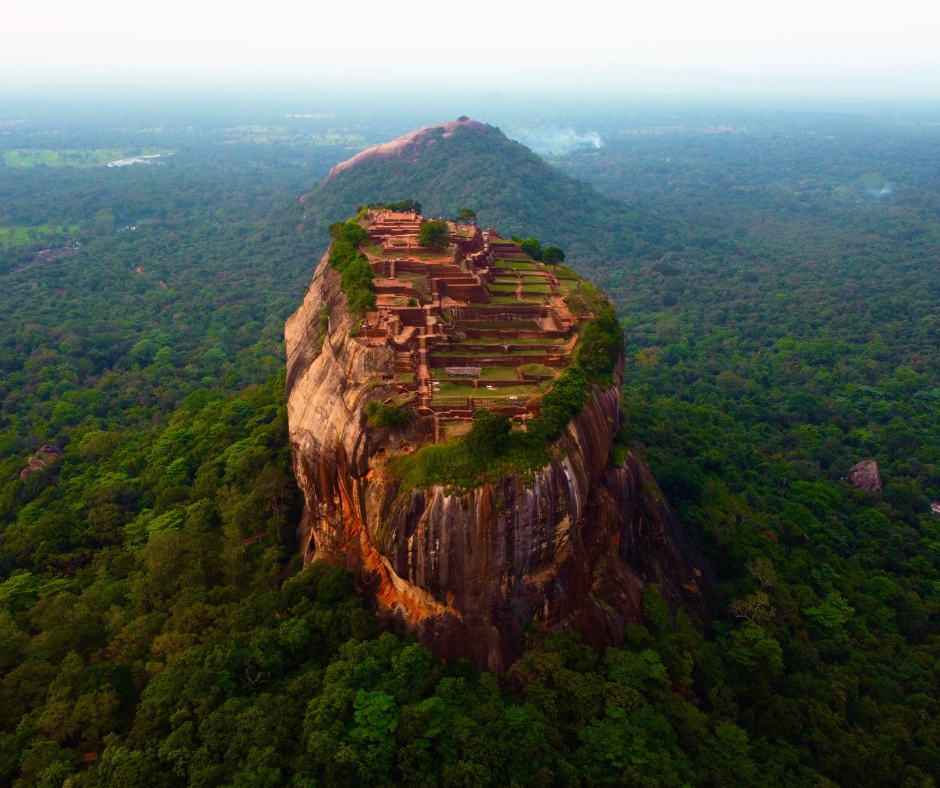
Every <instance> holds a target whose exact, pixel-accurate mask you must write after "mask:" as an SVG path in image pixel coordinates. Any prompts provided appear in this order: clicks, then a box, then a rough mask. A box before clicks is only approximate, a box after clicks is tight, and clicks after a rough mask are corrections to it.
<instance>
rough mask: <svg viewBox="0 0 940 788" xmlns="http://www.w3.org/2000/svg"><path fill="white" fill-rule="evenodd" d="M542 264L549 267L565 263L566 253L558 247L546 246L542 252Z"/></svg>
mask: <svg viewBox="0 0 940 788" xmlns="http://www.w3.org/2000/svg"><path fill="white" fill-rule="evenodd" d="M542 262H543V263H546V264H547V265H559V264H560V263H563V262H565V253H564V252H563V251H562V250H561V249H559V248H558V247H557V246H546V247H545V249H543V250H542Z"/></svg>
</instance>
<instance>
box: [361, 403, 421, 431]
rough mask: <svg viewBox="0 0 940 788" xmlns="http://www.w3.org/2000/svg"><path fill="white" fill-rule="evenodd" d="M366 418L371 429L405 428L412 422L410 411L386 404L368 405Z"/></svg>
mask: <svg viewBox="0 0 940 788" xmlns="http://www.w3.org/2000/svg"><path fill="white" fill-rule="evenodd" d="M366 416H367V417H368V418H369V426H370V427H387V428H388V429H394V428H395V427H403V426H404V425H405V424H407V423H408V422H409V421H410V420H411V416H410V415H409V413H408V411H407V410H405V409H404V408H402V407H400V406H398V405H392V404H389V403H385V402H370V403H368V404H367V405H366Z"/></svg>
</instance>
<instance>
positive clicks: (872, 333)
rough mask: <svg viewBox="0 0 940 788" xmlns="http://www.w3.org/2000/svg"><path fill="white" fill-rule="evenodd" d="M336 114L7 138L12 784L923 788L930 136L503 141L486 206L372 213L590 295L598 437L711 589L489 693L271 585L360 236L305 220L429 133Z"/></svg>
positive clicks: (24, 127)
mask: <svg viewBox="0 0 940 788" xmlns="http://www.w3.org/2000/svg"><path fill="white" fill-rule="evenodd" d="M313 103H315V102H313ZM332 109H333V111H330V112H321V111H320V108H316V110H317V111H316V112H314V111H311V112H310V113H306V112H305V113H301V114H292V113H295V112H296V110H294V109H276V110H275V109H273V108H270V107H269V108H267V109H265V108H257V107H255V108H251V107H249V106H247V105H240V104H237V103H235V102H233V103H232V104H226V105H224V106H216V107H209V108H207V107H202V106H195V105H186V104H171V103H168V104H166V106H161V107H159V108H157V109H154V108H153V107H149V108H143V106H142V105H141V106H137V105H135V106H133V107H123V106H115V105H112V104H108V105H103V106H100V107H97V108H96V109H81V108H79V107H78V105H76V106H74V107H71V109H70V110H69V112H67V113H65V114H66V115H67V117H68V118H69V120H68V121H67V122H63V121H62V120H61V117H62V113H61V111H60V110H61V108H60V109H59V110H57V111H56V112H53V111H52V110H50V109H48V108H43V107H42V106H39V105H38V104H35V105H34V104H31V103H30V102H22V103H21V104H19V105H16V106H12V107H10V108H5V109H4V110H3V112H4V114H2V115H0V281H2V285H3V286H2V288H0V314H2V317H3V320H2V321H0V785H4V786H17V788H19V787H23V788H26V786H37V788H39V787H41V788H52V787H53V786H56V787H57V786H63V785H67V786H70V787H77V786H99V785H100V786H109V788H123V787H124V786H126V787H127V788H131V786H133V787H134V788H139V787H145V786H146V787H149V786H153V787H154V788H158V787H159V788H164V787H165V788H176V786H233V787H235V786H237V787H238V788H248V787H249V786H251V787H252V788H254V787H255V786H257V787H258V788H260V787H262V786H264V787H265V788H268V787H270V788H278V787H280V786H292V787H295V788H312V787H313V786H342V785H349V786H362V785H375V786H385V785H401V786H429V787H430V786H441V787H442V788H443V787H444V786H447V787H448V788H449V787H450V786H455V787H456V786H524V785H532V786H585V788H587V786H602V785H621V786H644V787H647V786H649V787H650V788H652V787H653V786H657V787H659V786H662V787H663V788H665V787H666V786H741V785H753V786H805V785H817V786H837V785H838V786H905V788H908V787H910V788H913V787H914V786H917V787H918V788H922V787H923V788H926V787H927V786H932V785H935V784H936V781H937V780H938V779H940V700H938V698H940V621H938V612H940V520H938V514H937V512H935V511H934V509H933V508H932V506H933V504H934V502H935V501H937V500H938V499H940V317H938V315H937V309H936V306H935V304H936V301H937V299H938V298H940V283H938V276H937V274H938V266H940V200H938V196H937V195H938V187H940V144H938V143H940V126H938V124H937V113H936V111H934V110H931V109H930V108H924V107H913V106H912V107H901V106H898V105H857V106H854V105H853V106H848V105H847V106H844V107H842V108H841V109H840V111H838V112H831V111H830V112H823V111H822V110H817V109H814V108H813V107H796V106H794V107H791V108H789V109H774V110H771V109H769V108H767V107H764V106H761V105H758V104H754V105H745V104H738V105H730V104H729V105H717V104H716V105H714V106H711V105H705V104H702V103H695V104H690V105H688V106H685V105H683V106H679V105H675V106H673V105H665V104H663V105H648V104H636V105H623V106H619V105H618V106H615V107H614V106H605V107H587V106H582V107H580V108H579V109H578V110H577V112H575V111H574V110H570V109H559V108H555V109H551V108H549V109H545V108H539V109H538V110H536V109H529V108H526V109H525V110H524V111H525V113H528V114H525V115H524V116H523V115H522V114H520V115H518V116H515V115H513V114H512V112H511V111H510V109H508V108H507V107H505V106H502V105H497V106H495V107H494V108H493V109H492V111H491V113H490V115H487V114H486V112H485V111H484V110H485V108H483V109H481V110H480V112H478V113H477V115H478V116H479V118H480V119H481V120H484V121H487V122H491V123H493V124H494V125H496V126H499V127H500V128H502V129H503V130H504V131H505V132H506V133H507V134H508V135H509V137H511V138H512V139H515V140H518V141H519V143H521V144H517V143H515V142H514V143H507V144H502V143H500V144H498V145H495V144H494V146H492V147H490V148H487V149H486V150H483V151H471V152H469V153H468V156H469V155H470V153H472V154H473V155H475V156H479V155H484V156H486V157H489V158H488V159H487V160H488V161H490V162H491V163H492V167H491V168H488V169H487V170H486V172H484V173H481V174H480V177H478V178H476V179H475V180H472V179H467V178H465V177H460V178H453V179H451V180H448V178H449V176H450V175H451V174H453V173H458V174H459V173H461V172H463V171H465V170H466V166H467V162H465V161H461V160H459V159H457V160H449V161H443V160H442V161H439V162H437V161H434V162H432V165H433V166H430V165H429V166H428V167H427V168H426V169H425V170H422V171H421V172H422V175H421V178H424V180H422V179H421V178H418V179H416V177H412V176H411V175H409V176H408V179H404V180H402V181H401V182H400V183H398V182H391V183H390V184H389V185H388V188H389V189H390V190H392V191H395V192H396V193H394V194H388V195H375V198H376V199H406V198H413V199H417V200H419V201H422V202H423V203H424V204H425V206H431V207H433V208H434V209H436V211H437V212H439V213H442V214H445V215H446V214H448V212H453V211H456V210H457V209H459V208H460V207H469V208H471V209H473V210H475V211H476V212H477V214H478V216H479V219H480V221H481V223H483V224H485V225H488V224H490V223H492V224H494V225H495V226H500V225H503V226H507V227H508V228H509V229H510V230H511V231H513V232H520V233H523V232H525V233H526V235H530V234H531V235H537V236H538V238H539V240H540V241H541V242H542V243H543V244H545V245H547V244H557V245H558V246H560V247H562V248H564V249H565V250H566V252H567V257H566V265H569V266H571V267H572V268H574V269H576V270H577V271H578V272H579V273H581V274H582V275H583V276H585V277H586V278H588V279H590V280H592V281H593V282H595V283H596V284H597V285H599V286H600V287H602V288H604V289H605V290H606V291H607V293H609V294H610V296H611V298H612V300H613V303H614V305H615V306H616V308H617V313H618V315H619V318H620V321H621V326H622V328H623V331H624V337H625V350H626V353H627V360H628V363H627V366H626V372H625V383H624V392H623V396H624V402H625V408H626V415H627V423H628V430H627V434H626V436H625V437H624V440H626V441H627V442H628V444H629V445H630V446H631V447H632V448H633V449H634V450H636V451H637V452H638V453H640V454H641V455H642V456H643V457H644V458H645V459H646V461H647V462H648V464H649V467H650V468H651V470H652V472H653V474H654V476H655V477H656V478H657V479H658V481H659V483H660V484H661V486H662V488H663V491H664V492H665V494H666V496H667V497H668V499H669V501H670V502H671V503H672V505H673V506H674V507H675V509H676V511H677V512H678V514H679V517H680V519H681V521H682V523H683V524H684V526H685V528H686V529H687V530H688V531H689V532H690V534H691V535H692V536H693V538H694V540H695V541H696V542H697V544H698V545H699V546H700V547H701V549H702V550H703V551H704V553H705V555H706V556H707V558H708V561H709V563H710V564H711V566H712V567H713V568H714V570H715V572H716V574H717V577H718V583H717V584H716V586H715V587H714V588H713V591H712V595H713V598H712V600H711V605H712V609H713V614H714V621H713V623H712V624H711V626H709V627H706V628H704V629H701V628H698V627H697V626H696V625H695V624H694V623H693V621H692V620H691V619H690V618H689V616H688V615H687V613H686V612H684V611H683V610H682V609H676V610H670V608H669V607H668V606H667V605H666V604H665V603H664V602H663V600H662V598H661V597H660V596H659V594H658V592H657V588H656V585H655V584H651V585H649V586H648V587H647V589H646V591H645V594H644V603H643V604H644V615H645V622H644V625H642V626H639V625H630V626H628V627H627V631H626V633H625V644H624V646H622V647H617V648H610V649H608V650H606V651H605V652H604V653H601V654H598V653H595V652H594V651H593V650H591V649H590V648H587V647H586V646H585V645H584V644H583V643H582V642H580V641H579V640H578V638H577V637H575V636H573V635H571V634H569V633H565V632H554V633H545V632H542V631H540V630H538V629H535V628H533V629H532V630H531V632H530V633H529V646H528V649H527V652H526V654H525V655H524V656H523V657H522V658H521V659H520V660H519V661H518V662H517V663H516V664H515V665H513V667H512V668H511V669H510V670H509V671H508V672H507V673H506V674H504V675H493V674H491V673H488V672H485V671H482V672H481V671H479V670H477V669H476V668H475V667H474V666H473V665H472V664H471V663H469V662H464V661H460V660H458V661H455V662H451V663H444V662H442V661H440V660H438V659H435V658H434V657H433V656H432V655H431V654H430V653H429V652H428V651H427V650H425V649H424V648H422V647H420V646H418V645H417V644H415V643H414V642H412V641H409V640H408V639H403V638H399V637H396V636H394V635H392V634H389V633H383V632H382V631H381V630H380V629H379V627H378V626H377V624H376V622H375V620H374V618H373V617H372V615H371V613H370V612H369V610H368V609H367V607H366V605H365V604H364V603H363V601H362V600H361V599H360V597H359V596H358V595H357V594H356V592H355V589H354V586H353V583H352V579H351V577H350V576H349V575H348V574H346V573H344V572H342V571H340V570H338V569H334V568H330V567H328V566H326V565H324V564H322V563H319V562H314V563H313V564H311V565H310V566H308V567H306V568H303V567H301V565H300V561H299V557H298V556H297V550H296V542H295V529H296V527H297V524H298V520H299V516H300V511H301V507H302V498H301V496H300V494H299V492H298V490H297V488H296V484H295V482H294V479H293V476H292V471H291V462H290V447H289V443H288V439H287V424H286V412H285V403H284V345H283V326H284V321H285V319H286V317H287V316H288V315H289V314H290V313H291V312H292V311H293V310H294V309H295V308H296V307H297V305H298V304H299V302H300V301H301V299H302V298H303V293H304V291H305V290H306V288H307V286H308V284H309V281H310V277H311V276H312V273H313V270H314V268H315V267H316V265H317V263H318V261H319V259H320V257H321V256H322V254H323V252H324V250H325V249H326V246H327V244H328V242H329V236H328V235H327V233H326V226H327V224H328V223H329V222H330V221H335V220H336V219H344V218H346V216H347V215H348V213H345V211H346V207H347V203H349V202H350V201H352V202H355V201H356V200H357V199H366V198H365V197H364V196H360V195H359V194H358V193H356V192H355V189H351V190H350V191H349V193H343V194H337V193H330V192H328V191H327V190H326V187H318V184H319V183H320V182H321V181H322V179H323V178H324V176H325V175H326V173H327V172H328V170H329V169H330V167H331V166H332V165H334V164H335V163H337V162H339V161H342V160H344V159H347V158H349V157H350V156H351V155H353V154H354V153H356V152H358V151H359V150H361V149H362V148H364V147H366V145H369V144H374V143H377V142H381V141H383V140H386V139H389V138H391V137H393V136H396V135H397V134H400V133H403V132H405V131H408V130H410V129H411V128H414V127H417V126H418V125H421V124H422V123H430V122H433V121H437V120H440V119H441V118H439V117H437V115H436V114H435V113H434V112H432V111H430V110H429V111H428V112H427V113H425V115H423V116H421V117H420V118H417V119H416V117H415V116H414V114H412V115H409V116H405V115H403V114H397V115H396V114H394V113H392V112H390V111H389V112H384V111H375V112H372V113H366V112H362V111H361V110H355V111H354V110H352V109H350V108H349V106H348V105H347V104H342V103H340V104H339V105H338V106H337V107H335V108H332ZM519 112H520V113H523V109H519ZM537 127H538V128H543V127H544V128H548V127H551V128H556V127H557V128H560V129H567V128H569V127H571V128H575V129H577V130H578V131H579V132H596V134H597V135H598V139H599V140H601V144H600V146H599V147H597V146H595V145H594V144H590V145H582V144H577V143H575V144H567V143H566V144H565V145H563V146H561V147H562V148H563V149H560V150H541V151H540V152H541V153H542V154H543V157H539V156H536V155H535V154H534V153H532V152H531V151H529V150H528V149H527V148H525V147H524V144H525V143H526V142H531V139H532V129H533V128H537ZM592 139H593V138H592ZM156 154H160V155H159V157H156V158H152V159H148V160H144V161H141V162H138V163H133V164H126V165H124V166H113V167H109V166H105V165H106V163H107V162H109V161H116V160H118V159H122V158H123V159H128V158H132V157H135V156H156ZM519 173H524V176H523V175H519ZM569 176H571V177H569ZM403 177H404V176H403ZM575 179H577V180H575ZM442 184H443V185H442ZM449 184H453V185H449ZM461 184H463V186H461ZM586 184H590V185H591V186H593V187H594V188H593V189H591V188H589V187H588V186H587V185H586ZM461 189H462V190H461ZM405 190H407V193H399V192H404V191H405ZM595 190H596V191H595ZM304 194H308V195H309V196H308V198H307V199H306V201H305V202H301V201H300V197H301V195H304ZM425 212H426V213H428V212H429V211H428V210H427V207H426V211H425ZM44 250H53V252H54V253H46V254H42V252H43V251H44ZM63 250H65V251H63ZM865 459H874V460H876V461H877V463H878V465H879V467H880V470H881V475H882V478H883V482H884V489H883V492H881V493H870V492H864V491H861V490H859V489H856V488H855V487H853V486H851V485H849V484H847V483H846V482H845V481H843V478H844V477H845V476H846V474H847V472H848V471H849V469H850V468H851V467H852V466H853V465H854V464H855V463H857V462H859V461H861V460H865ZM936 508H937V509H938V510H940V505H938V506H937V507H936Z"/></svg>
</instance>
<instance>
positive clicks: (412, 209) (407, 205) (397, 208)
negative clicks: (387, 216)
mask: <svg viewBox="0 0 940 788" xmlns="http://www.w3.org/2000/svg"><path fill="white" fill-rule="evenodd" d="M366 208H385V209H386V210H389V211H394V212H396V213H421V203H419V202H418V201H417V200H415V199H412V198H411V197H409V198H408V199H407V200H393V201H392V202H372V203H369V204H368V205H359V206H356V213H362V211H363V210H364V209H366Z"/></svg>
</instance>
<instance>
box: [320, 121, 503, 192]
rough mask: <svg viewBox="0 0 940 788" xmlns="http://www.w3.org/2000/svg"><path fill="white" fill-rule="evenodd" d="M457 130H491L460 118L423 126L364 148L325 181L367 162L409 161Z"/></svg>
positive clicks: (487, 131) (337, 167) (331, 173)
mask: <svg viewBox="0 0 940 788" xmlns="http://www.w3.org/2000/svg"><path fill="white" fill-rule="evenodd" d="M458 129H467V130H469V131H474V132H477V133H479V134H489V132H490V131H491V128H490V127H489V126H487V125H486V124H485V123H480V122H479V121H477V120H471V119H470V118H460V119H458V120H449V121H447V122H446V123H437V124H435V125H433V126H425V127H424V128H423V129H418V130H417V131H412V132H410V133H408V134H405V135H404V136H402V137H399V138H398V139H397V140H392V141H391V142H383V143H382V144H381V145H374V146H373V147H371V148H366V149H365V150H364V151H362V152H361V153H357V154H356V155H355V156H353V157H352V158H351V159H347V160H346V161H343V162H340V163H339V164H337V165H336V166H335V167H333V169H331V170H330V172H329V174H328V175H327V176H326V179H327V180H331V179H332V178H335V177H336V176H337V175H339V174H340V173H341V172H344V171H345V170H348V169H350V168H351V167H355V166H356V165H357V164H362V163H363V162H367V161H384V160H388V159H410V158H412V157H415V156H417V155H418V154H419V153H420V152H421V151H422V150H423V149H424V148H425V147H427V146H428V145H434V144H435V143H436V142H437V137H438V134H440V133H443V136H444V137H453V136H454V134H456V133H457V130H458Z"/></svg>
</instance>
